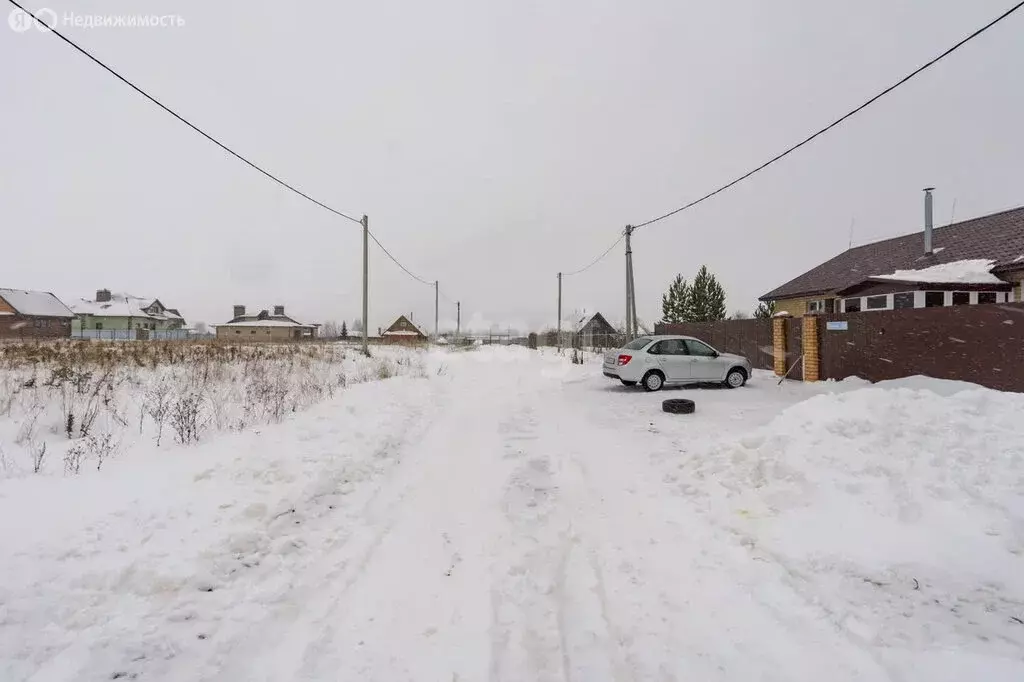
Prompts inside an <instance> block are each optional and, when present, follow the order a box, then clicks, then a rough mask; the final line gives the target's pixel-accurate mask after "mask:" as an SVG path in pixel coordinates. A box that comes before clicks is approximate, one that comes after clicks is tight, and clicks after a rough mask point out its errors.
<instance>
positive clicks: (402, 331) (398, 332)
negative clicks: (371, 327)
mask: <svg viewBox="0 0 1024 682" xmlns="http://www.w3.org/2000/svg"><path fill="white" fill-rule="evenodd" d="M381 336H426V335H425V334H422V333H420V332H414V331H411V330H407V329H396V330H395V331H388V332H384V333H383V334H381Z"/></svg>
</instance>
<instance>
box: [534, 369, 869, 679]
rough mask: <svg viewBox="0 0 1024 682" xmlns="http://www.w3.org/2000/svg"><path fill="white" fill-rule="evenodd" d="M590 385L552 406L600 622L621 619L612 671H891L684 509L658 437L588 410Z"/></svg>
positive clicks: (841, 674) (684, 675)
mask: <svg viewBox="0 0 1024 682" xmlns="http://www.w3.org/2000/svg"><path fill="white" fill-rule="evenodd" d="M594 390H595V389H594V388H593V386H592V385H591V386H588V385H586V384H583V385H578V386H575V387H572V389H571V390H568V391H566V392H565V393H564V394H563V395H562V396H561V398H560V399H561V401H562V403H563V404H562V406H561V407H558V406H555V405H552V406H551V407H550V410H551V411H557V412H559V414H560V420H559V422H560V424H561V425H562V426H563V428H566V429H569V430H571V432H572V433H574V434H577V438H576V439H574V440H573V441H571V442H570V444H569V445H568V446H567V448H566V451H567V457H568V458H569V459H570V461H571V462H572V463H573V464H574V465H575V469H576V470H577V472H578V474H579V476H578V478H577V480H576V482H575V485H573V487H572V490H571V493H572V496H573V497H575V498H576V500H577V503H578V504H579V512H578V518H579V519H580V520H581V525H580V527H579V532H580V533H581V534H582V535H583V536H584V537H586V538H587V541H588V542H589V543H591V544H592V546H593V547H594V548H595V555H596V557H597V559H596V563H597V564H598V565H603V566H605V567H606V568H607V569H610V570H609V571H608V572H607V575H605V578H604V583H605V589H606V604H607V614H608V616H609V617H608V618H606V622H608V623H609V624H611V623H613V622H618V623H622V624H623V625H625V626H626V627H623V628H615V627H612V626H610V631H611V632H613V633H615V634H613V635H612V636H613V638H614V639H615V640H616V641H617V643H618V645H619V646H620V647H621V650H622V652H623V662H624V665H623V666H621V667H619V668H617V669H616V672H617V674H618V675H620V676H630V677H632V678H634V679H644V680H646V679H664V680H683V679H733V678H737V679H740V678H742V679H749V678H763V677H764V676H765V673H766V671H771V672H770V674H769V677H770V678H771V679H775V678H778V679H787V680H789V679H792V680H818V679H826V678H827V679H836V680H842V679H851V680H853V679H857V680H860V679H887V678H888V674H887V671H885V670H884V669H880V667H879V666H878V664H877V661H876V660H874V657H873V656H872V655H871V653H870V652H868V651H865V650H864V649H863V648H861V647H852V646H850V642H849V641H848V640H846V639H845V637H844V636H843V635H842V634H841V633H839V632H836V631H835V630H834V629H832V628H831V627H830V623H828V621H826V620H825V619H823V618H822V617H821V613H820V612H819V611H817V610H816V609H813V608H810V607H809V606H808V605H807V604H806V603H805V601H804V596H803V595H799V594H796V593H794V592H791V591H790V590H789V588H788V586H787V585H785V584H784V583H780V581H779V580H778V576H777V575H775V574H774V572H773V570H772V569H771V568H770V567H768V566H767V565H766V564H754V563H753V557H752V556H751V554H750V552H749V550H748V548H746V547H742V546H739V545H734V544H733V543H732V542H731V540H729V539H728V538H729V536H728V535H725V536H723V535H722V534H721V533H720V531H719V530H718V529H717V528H716V527H713V526H711V525H709V524H708V523H707V522H706V521H705V520H704V519H703V518H702V517H700V516H699V515H698V514H697V513H696V512H695V511H694V510H691V509H687V508H685V507H682V508H681V505H679V504H678V503H679V502H681V500H680V499H679V498H678V497H675V496H674V495H672V494H671V492H670V490H669V489H668V487H667V486H665V485H664V482H663V480H662V476H661V475H660V473H659V472H658V470H657V468H656V467H652V466H651V465H650V462H649V457H650V454H649V451H648V447H650V448H652V449H653V450H654V451H655V452H657V449H658V448H663V447H664V441H663V440H661V439H658V438H655V437H653V436H652V435H650V434H648V433H645V432H646V431H647V430H646V429H637V428H635V426H634V427H627V428H626V429H618V428H614V429H613V428H609V427H608V426H607V423H606V422H604V421H602V420H601V419H594V415H593V414H590V413H586V412H584V411H583V410H582V409H581V408H580V407H579V405H586V404H587V400H586V396H584V395H580V393H582V392H586V391H594ZM611 423H613V424H614V423H615V421H612V422H611ZM652 426H653V424H652ZM651 433H653V434H656V431H651ZM598 452H599V453H601V455H600V456H594V455H593V454H592V453H598ZM723 537H725V538H726V540H725V541H723ZM780 588H781V589H780ZM609 593H610V595H609ZM608 596H611V599H610V600H609V599H608V598H607V597H608ZM652 616H654V617H652Z"/></svg>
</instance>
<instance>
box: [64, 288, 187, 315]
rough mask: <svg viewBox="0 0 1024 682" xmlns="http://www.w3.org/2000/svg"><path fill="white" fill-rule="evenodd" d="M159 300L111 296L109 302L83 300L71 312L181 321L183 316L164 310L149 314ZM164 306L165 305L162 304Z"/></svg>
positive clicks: (72, 307) (128, 295)
mask: <svg viewBox="0 0 1024 682" xmlns="http://www.w3.org/2000/svg"><path fill="white" fill-rule="evenodd" d="M156 300H157V299H155V298H146V297H143V296H133V295H131V294H120V293H118V294H111V295H110V300H109V301H90V300H88V299H85V298H82V299H79V300H77V301H75V302H74V303H72V304H71V306H70V307H71V310H73V311H74V312H75V313H76V314H78V315H92V316H94V317H146V318H150V319H153V320H181V319H183V318H182V317H181V315H179V314H177V313H174V312H171V311H170V310H168V309H167V308H164V311H163V312H162V313H149V312H146V310H145V309H146V308H148V307H150V306H151V305H153V303H155V302H156ZM161 305H163V304H161Z"/></svg>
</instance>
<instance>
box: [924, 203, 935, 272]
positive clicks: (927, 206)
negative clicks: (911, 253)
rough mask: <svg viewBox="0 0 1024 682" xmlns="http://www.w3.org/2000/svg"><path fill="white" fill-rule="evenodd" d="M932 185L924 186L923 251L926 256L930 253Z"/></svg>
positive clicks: (932, 225)
mask: <svg viewBox="0 0 1024 682" xmlns="http://www.w3.org/2000/svg"><path fill="white" fill-rule="evenodd" d="M933 189H935V188H934V187H925V188H924V253H925V255H926V256H930V255H931V254H932V228H933V227H934V224H933V222H932V190H933Z"/></svg>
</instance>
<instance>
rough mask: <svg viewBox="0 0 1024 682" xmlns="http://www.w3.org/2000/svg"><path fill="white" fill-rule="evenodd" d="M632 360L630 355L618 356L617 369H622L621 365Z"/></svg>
mask: <svg viewBox="0 0 1024 682" xmlns="http://www.w3.org/2000/svg"><path fill="white" fill-rule="evenodd" d="M632 359H633V356H632V355H620V356H619V367H622V366H623V365H625V364H628V363H629V361H630V360H632Z"/></svg>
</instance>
